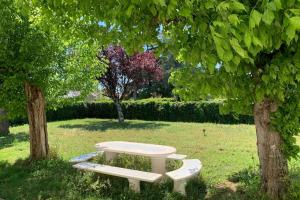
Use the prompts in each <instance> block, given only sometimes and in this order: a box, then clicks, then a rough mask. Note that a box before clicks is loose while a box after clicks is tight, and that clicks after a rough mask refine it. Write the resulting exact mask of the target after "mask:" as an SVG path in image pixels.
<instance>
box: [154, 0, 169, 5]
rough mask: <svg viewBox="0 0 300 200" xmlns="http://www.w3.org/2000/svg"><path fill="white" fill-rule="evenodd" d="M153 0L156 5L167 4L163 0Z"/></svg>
mask: <svg viewBox="0 0 300 200" xmlns="http://www.w3.org/2000/svg"><path fill="white" fill-rule="evenodd" d="M153 2H154V4H156V5H160V6H163V7H164V6H167V5H166V2H165V0H154V1H153Z"/></svg>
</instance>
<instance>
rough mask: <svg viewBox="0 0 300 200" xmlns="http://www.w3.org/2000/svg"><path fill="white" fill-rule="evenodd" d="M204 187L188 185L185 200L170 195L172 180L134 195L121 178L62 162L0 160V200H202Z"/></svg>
mask: <svg viewBox="0 0 300 200" xmlns="http://www.w3.org/2000/svg"><path fill="white" fill-rule="evenodd" d="M124 159H125V160H126V158H124ZM126 163H127V162H125V161H124V162H120V163H119V164H120V165H122V166H123V165H124V164H126ZM143 164H144V163H143V162H142V163H140V164H139V165H143ZM204 184H205V183H201V182H199V181H193V182H190V183H189V184H188V185H189V187H187V190H188V191H189V192H188V193H189V195H188V196H187V197H184V196H182V195H180V194H178V193H173V192H172V188H173V184H172V181H171V180H167V181H165V182H163V183H161V184H156V183H145V182H142V183H141V192H140V193H134V192H133V191H131V190H130V189H129V185H128V181H127V180H126V179H124V178H118V177H111V176H106V175H98V174H95V173H89V172H80V171H77V170H75V169H73V168H72V166H71V164H70V163H68V162H66V161H64V160H61V159H52V160H43V161H35V162H29V161H28V160H20V161H17V162H16V163H15V164H9V163H7V162H3V161H2V162H1V161H0V198H3V199H29V200H30V199H95V200H96V199H102V200H104V199H105V200H108V199H118V200H119V199H124V200H141V199H147V200H166V199H168V200H201V199H203V198H204V196H205V193H203V194H202V193H201V191H202V190H203V188H204V189H205V188H206V186H205V185H204ZM201 189H202V190H201ZM199 194H202V195H199Z"/></svg>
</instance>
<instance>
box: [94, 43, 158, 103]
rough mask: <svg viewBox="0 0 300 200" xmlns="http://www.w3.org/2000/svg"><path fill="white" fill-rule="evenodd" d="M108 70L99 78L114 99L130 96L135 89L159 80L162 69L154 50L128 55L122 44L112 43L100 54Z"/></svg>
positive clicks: (100, 58) (101, 60) (107, 94)
mask: <svg viewBox="0 0 300 200" xmlns="http://www.w3.org/2000/svg"><path fill="white" fill-rule="evenodd" d="M98 59H99V61H100V62H101V63H104V64H105V65H107V71H106V73H105V74H103V75H102V76H101V77H99V78H98V80H99V81H100V83H101V85H102V86H103V87H104V92H105V95H106V96H108V97H109V98H111V99H112V100H114V101H121V100H123V99H126V98H129V96H130V95H131V94H132V93H133V91H134V90H136V89H139V88H140V87H142V86H144V85H147V84H149V83H150V82H153V81H159V80H161V78H162V70H161V68H160V66H159V63H158V60H157V59H156V58H155V55H154V54H153V53H152V52H143V53H135V54H134V55H132V56H128V55H127V54H126V52H125V50H124V49H123V48H122V47H120V46H115V45H111V46H109V47H108V48H107V49H104V50H102V51H101V53H100V54H99V55H98Z"/></svg>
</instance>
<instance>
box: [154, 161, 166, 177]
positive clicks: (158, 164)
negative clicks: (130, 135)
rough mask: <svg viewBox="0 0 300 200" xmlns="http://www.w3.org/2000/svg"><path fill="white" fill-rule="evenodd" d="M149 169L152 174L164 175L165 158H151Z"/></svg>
mask: <svg viewBox="0 0 300 200" xmlns="http://www.w3.org/2000/svg"><path fill="white" fill-rule="evenodd" d="M151 169H152V172H155V173H158V174H165V173H166V158H159V157H152V158H151Z"/></svg>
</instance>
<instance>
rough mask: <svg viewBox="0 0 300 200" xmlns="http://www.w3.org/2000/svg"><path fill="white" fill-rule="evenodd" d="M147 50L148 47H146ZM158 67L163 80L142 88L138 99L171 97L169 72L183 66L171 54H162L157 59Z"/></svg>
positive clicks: (171, 88) (171, 87) (171, 86)
mask: <svg viewBox="0 0 300 200" xmlns="http://www.w3.org/2000/svg"><path fill="white" fill-rule="evenodd" d="M148 48H149V47H148ZM159 61H160V65H161V68H162V70H163V78H162V79H161V80H160V81H159V82H155V83H151V84H148V85H146V86H145V87H142V88H141V89H140V90H139V91H138V95H137V96H138V98H139V99H143V98H150V97H157V96H159V97H173V96H174V94H172V90H173V89H174V86H173V85H172V83H169V78H170V75H171V72H172V71H173V70H174V69H178V68H180V67H183V65H182V64H181V63H180V62H179V61H177V60H176V58H175V57H174V56H173V54H172V53H171V52H166V53H163V54H162V55H161V56H160V57H159Z"/></svg>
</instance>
